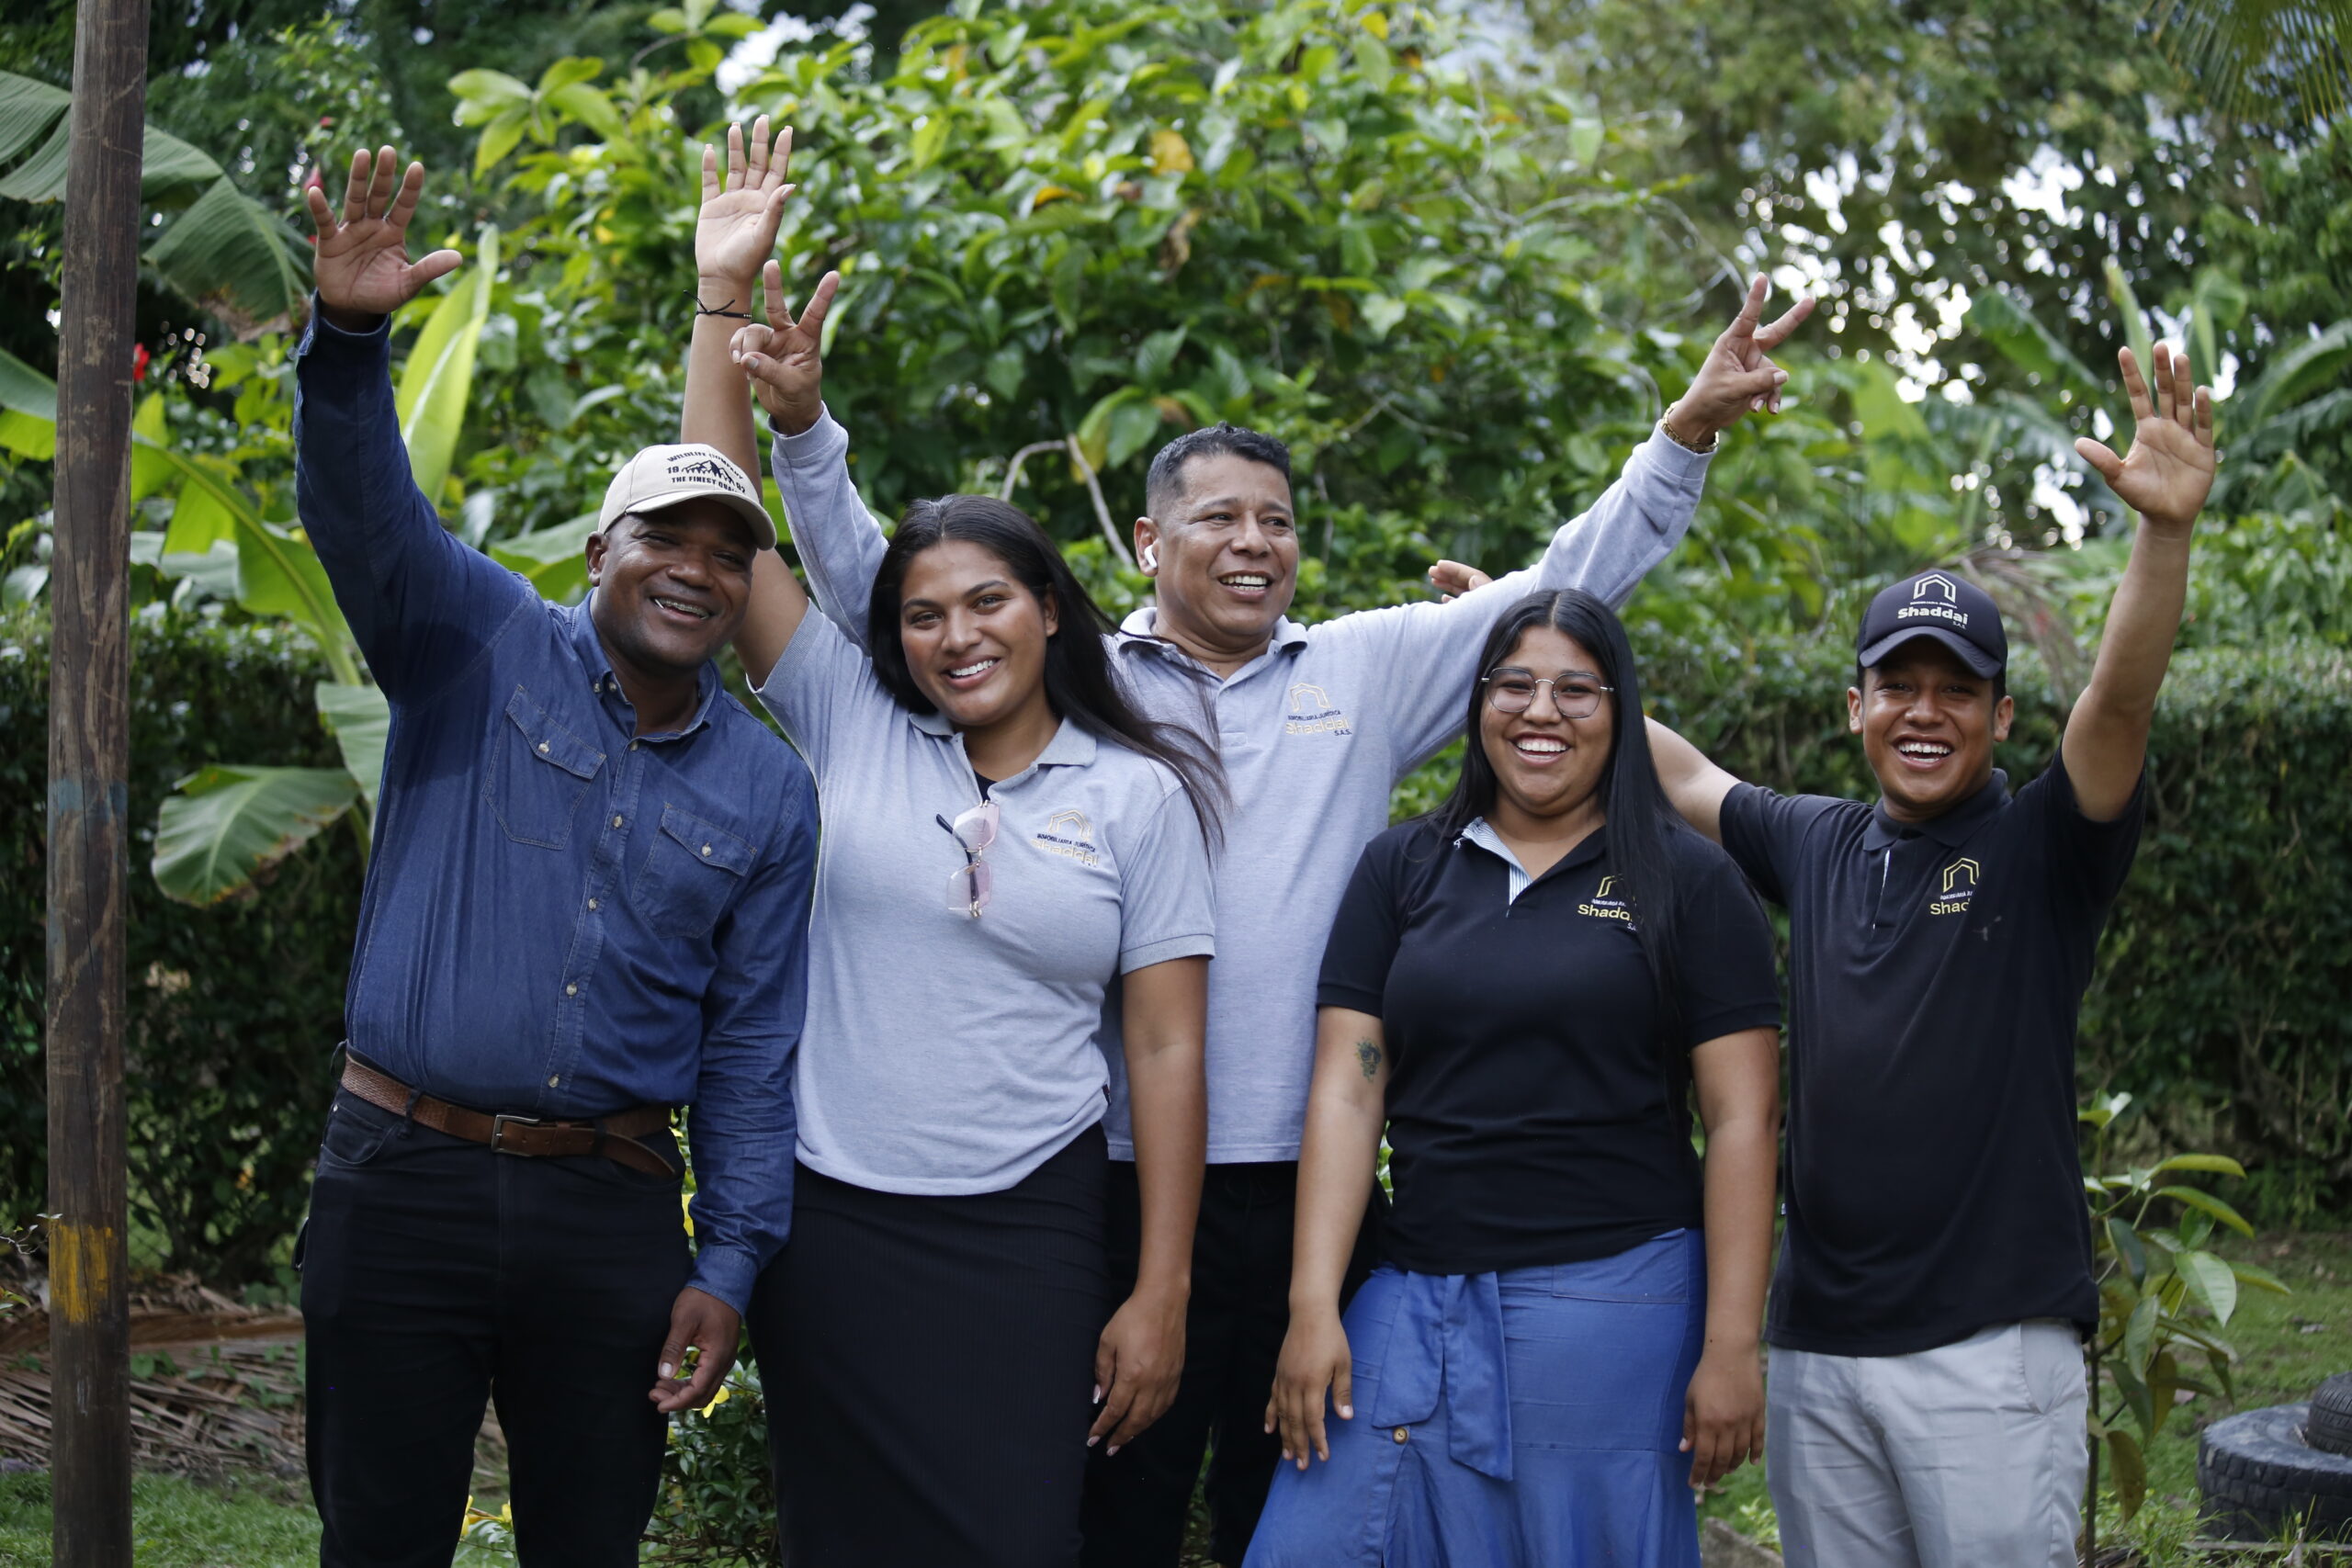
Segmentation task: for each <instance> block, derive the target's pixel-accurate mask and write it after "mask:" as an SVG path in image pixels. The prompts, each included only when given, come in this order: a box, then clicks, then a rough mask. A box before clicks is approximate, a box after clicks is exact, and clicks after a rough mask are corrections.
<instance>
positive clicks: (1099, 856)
mask: <svg viewBox="0 0 2352 1568" xmlns="http://www.w3.org/2000/svg"><path fill="white" fill-rule="evenodd" d="M1030 842H1032V843H1034V844H1035V845H1036V846H1037V847H1038V848H1039V849H1041V850H1043V851H1045V852H1046V853H1047V854H1049V855H1066V856H1068V857H1069V859H1071V860H1074V861H1076V862H1078V863H1080V865H1101V864H1102V863H1103V852H1102V851H1100V850H1098V849H1096V848H1095V847H1094V824H1093V823H1091V822H1089V821H1088V820H1087V819H1086V813H1085V812H1083V811H1080V810H1078V809H1077V808H1076V807H1065V808H1063V809H1062V810H1059V811H1057V812H1055V813H1054V814H1053V815H1052V816H1051V817H1048V818H1046V825H1045V826H1044V827H1043V828H1041V829H1038V830H1037V831H1036V833H1035V835H1034V836H1033V837H1032V838H1031V840H1030Z"/></svg>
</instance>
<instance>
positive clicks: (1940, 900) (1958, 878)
mask: <svg viewBox="0 0 2352 1568" xmlns="http://www.w3.org/2000/svg"><path fill="white" fill-rule="evenodd" d="M1983 874H1985V868H1984V867H1983V866H1981V865H1978V864H1977V863H1975V862H1974V861H1973V860H1970V859H1969V858H1968V857H1967V856H1966V855H1962V856H1961V857H1960V858H1959V859H1958V860H1956V861H1954V862H1952V863H1951V864H1950V865H1948V866H1946V867H1944V874H1943V886H1942V889H1941V890H1940V892H1939V896H1938V897H1936V898H1935V899H1933V900H1932V901H1930V902H1929V904H1928V913H1929V914H1931V915H1964V914H1966V913H1968V906H1969V903H1970V901H1971V900H1973V898H1974V897H1976V879H1977V878H1978V877H1980V876H1982V875H1983Z"/></svg>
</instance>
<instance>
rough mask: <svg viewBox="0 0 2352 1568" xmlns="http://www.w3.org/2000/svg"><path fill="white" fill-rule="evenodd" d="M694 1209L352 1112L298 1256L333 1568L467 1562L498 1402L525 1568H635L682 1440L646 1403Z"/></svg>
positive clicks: (332, 1147)
mask: <svg viewBox="0 0 2352 1568" xmlns="http://www.w3.org/2000/svg"><path fill="white" fill-rule="evenodd" d="M672 1157H673V1158H674V1157H675V1156H674V1151H672ZM678 1191H679V1184H678V1182H677V1181H676V1180H675V1179H671V1180H667V1181H665V1180H663V1179H661V1178H659V1177H654V1176H648V1175H645V1174H643V1173H642V1172H639V1171H634V1170H630V1169H628V1168H626V1167H624V1166H619V1165H616V1164H615V1163H613V1162H612V1161H611V1160H607V1159H596V1158H586V1159H517V1158H515V1157H513V1156H504V1155H498V1154H493V1153H492V1151H491V1150H490V1149H489V1148H488V1147H487V1146H485V1145H481V1144H469V1143H466V1142H464V1141H463V1140H461V1139H458V1138H452V1137H449V1136H447V1134H441V1133H436V1132H434V1131H433V1130H432V1129H431V1128H429V1127H420V1126H418V1125H416V1124H415V1123H414V1122H409V1121H406V1120H404V1119H403V1118H401V1117H400V1116H397V1115H394V1114H392V1113H390V1112H389V1111H379V1110H378V1109H376V1108H375V1107H374V1106H372V1105H369V1104H368V1103H367V1102H366V1101H364V1100H356V1099H355V1098H353V1097H352V1096H350V1095H347V1094H344V1093H340V1092H338V1093H337V1094H336V1096H335V1100H334V1111H332V1113H331V1114H330V1115H329V1116H328V1118H327V1131H326V1137H325V1139H324V1140H323V1142H322V1144H321V1145H320V1149H319V1174H318V1181H317V1184H316V1186H315V1187H313V1188H312V1190H311V1215H310V1219H309V1220H308V1222H306V1224H305V1228H304V1232H303V1239H302V1246H301V1248H300V1258H299V1261H300V1267H301V1270H302V1323H303V1333H304V1337H305V1339H306V1341H307V1345H308V1349H307V1353H306V1367H305V1378H304V1388H305V1391H306V1396H307V1399H308V1406H309V1407H308V1416H309V1434H308V1446H309V1457H310V1469H311V1498H312V1500H313V1501H314V1502H315V1503H316V1504H317V1506H318V1510H319V1518H320V1520H321V1522H322V1525H323V1526H324V1529H323V1531H322V1535H321V1537H320V1540H319V1561H320V1562H321V1563H322V1565H323V1568H426V1565H428V1564H431V1565H436V1568H438V1565H446V1564H447V1562H449V1560H450V1558H451V1557H452V1556H453V1555H454V1554H455V1552H456V1551H457V1543H458V1527H459V1523H460V1520H461V1518H462V1517H463V1515H464V1512H465V1506H466V1495H467V1490H468V1483H469V1480H470V1478H471V1476H472V1473H473V1460H474V1434H475V1432H476V1431H477V1430H478V1429H479V1428H480V1427H481V1416H482V1407H483V1404H484V1402H485V1401H486V1400H490V1399H495V1400H496V1401H497V1402H498V1420H499V1425H500V1426H501V1427H503V1429H504V1431H505V1433H506V1441H507V1447H508V1453H509V1458H510V1461H511V1464H512V1469H513V1483H514V1488H513V1490H514V1506H515V1544H516V1548H517V1551H518V1554H519V1555H520V1557H521V1559H522V1561H523V1562H525V1563H526V1564H531V1565H534V1568H537V1565H540V1564H545V1565H547V1568H557V1565H561V1568H603V1565H605V1564H612V1565H614V1568H619V1565H621V1564H634V1563H635V1562H637V1556H638V1551H637V1549H638V1540H639V1537H640V1536H641V1535H642V1534H643V1533H644V1529H645V1521H646V1519H647V1517H649V1516H650V1514H651V1513H652V1510H653V1499H654V1493H655V1490H656V1488H657V1486H658V1485H659V1483H660V1481H661V1474H662V1446H663V1442H664V1438H665V1427H666V1425H667V1423H666V1422H665V1420H664V1418H663V1417H662V1415H661V1414H660V1413H659V1412H658V1411H656V1410H655V1409H654V1408H653V1404H652V1402H651V1401H650V1400H649V1399H648V1398H647V1397H646V1394H647V1391H648V1390H650V1388H651V1387H652V1386H653V1382H654V1378H655V1375H656V1374H655V1363H656V1362H657V1361H658V1360H659V1359H660V1357H661V1351H662V1337H663V1336H664V1335H665V1334H666V1333H667V1332H668V1329H669V1324H670V1309H671V1306H672V1304H673V1303H674V1302H675V1300H676V1299H677V1294H678V1292H679V1291H680V1290H681V1289H682V1288H683V1287H684V1284H685V1281H686V1274H687V1269H688V1258H687V1253H686V1237H685V1232H684V1224H683V1220H682V1217H681V1215H680V1213H679V1206H678Z"/></svg>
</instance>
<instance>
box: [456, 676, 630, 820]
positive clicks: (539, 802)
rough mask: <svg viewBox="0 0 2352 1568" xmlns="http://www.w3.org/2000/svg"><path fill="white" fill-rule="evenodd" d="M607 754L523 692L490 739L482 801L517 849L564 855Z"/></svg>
mask: <svg viewBox="0 0 2352 1568" xmlns="http://www.w3.org/2000/svg"><path fill="white" fill-rule="evenodd" d="M604 765H605V754H604V753H603V752H602V751H599V750H596V748H595V747H594V746H591V745H590V744H589V743H588V742H587V741H585V740H582V739H580V737H578V736H577V735H574V734H573V733H572V732H571V730H569V729H567V728H564V727H563V726H562V725H561V724H560V723H559V722H557V721H556V720H555V719H552V718H549V717H548V716H547V714H546V713H545V712H544V711H542V710H541V709H540V707H539V705H538V704H537V703H536V702H534V701H532V700H531V694H530V693H528V692H526V691H525V690H524V689H523V688H522V687H520V686H517V687H515V694H514V695H513V696H512V697H510V698H508V699H507V702H506V714H505V717H504V720H503V722H502V723H500V724H499V725H498V726H497V727H496V728H495V731H494V733H493V734H492V738H491V757H490V766H489V767H488V768H487V769H486V770H484V772H485V775H486V776H485V778H484V781H483V784H482V798H483V799H485V800H487V801H488V802H489V803H490V808H491V810H492V812H493V813H495V814H496V815H497V818H498V825H499V826H500V827H501V828H503V829H505V830H506V836H507V837H508V838H510V839H512V840H515V842H516V843H518V844H536V845H537V846H539V847H540V848H541V849H548V850H560V849H562V848H564V847H565V846H566V845H567V844H569V843H570V842H571V824H572V820H573V818H576V817H578V816H579V814H580V801H581V797H582V796H583V795H586V794H587V793H588V784H589V782H590V781H591V780H593V779H594V778H595V776H596V771H597V770H598V769H600V768H602V767H603V766H604Z"/></svg>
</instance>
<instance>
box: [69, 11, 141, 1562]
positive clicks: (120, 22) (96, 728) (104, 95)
mask: <svg viewBox="0 0 2352 1568" xmlns="http://www.w3.org/2000/svg"><path fill="white" fill-rule="evenodd" d="M147 4H148V0H81V4H80V9H79V12H78V14H77V15H76V17H75V19H74V107H73V111H72V112H73V117H74V118H73V138H74V140H73V146H72V152H71V153H70V155H69V157H68V161H67V163H66V171H65V275H64V286H63V290H62V293H63V299H62V304H63V315H64V321H63V325H62V330H61V332H60V334H59V342H58V354H57V491H56V500H57V525H56V538H55V542H54V547H53V548H52V549H51V555H50V580H49V581H50V585H49V598H50V606H51V640H50V658H51V664H50V685H49V1018H48V1026H49V1028H48V1044H49V1203H50V1211H51V1218H50V1221H49V1228H48V1236H49V1321H50V1337H49V1353H50V1388H51V1397H50V1421H51V1427H50V1467H51V1501H52V1505H53V1507H54V1519H55V1524H54V1526H53V1528H52V1533H51V1544H52V1548H53V1551H54V1561H55V1562H57V1563H59V1564H60V1565H61V1568H130V1282H129V1280H128V1279H127V1278H126V1277H125V1276H126V1273H127V1266H126V1256H125V1251H124V1241H125V1235H124V1233H125V1232H126V1230H127V1229H128V1228H129V1224H128V1220H129V1215H128V1207H129V1205H128V1198H127V1194H126V1192H125V1182H124V1168H123V1155H124V1138H123V1110H122V1024H123V1009H124V997H123V914H124V907H125V902H126V897H127V894H128V889H127V887H126V886H125V882H126V842H127V838H128V831H129V826H130V824H129V820H128V818H129V817H130V782H129V781H130V609H129V602H128V600H127V599H126V597H125V591H124V584H125V582H126V581H127V579H128V577H129V575H130V355H131V322H132V311H133V310H134V308H135V307H136V304H137V284H138V280H139V238H140V231H139V175H140V143H141V138H142V135H143V133H144V130H145V122H146V108H147Z"/></svg>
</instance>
